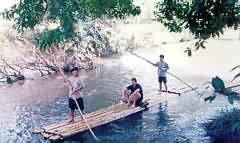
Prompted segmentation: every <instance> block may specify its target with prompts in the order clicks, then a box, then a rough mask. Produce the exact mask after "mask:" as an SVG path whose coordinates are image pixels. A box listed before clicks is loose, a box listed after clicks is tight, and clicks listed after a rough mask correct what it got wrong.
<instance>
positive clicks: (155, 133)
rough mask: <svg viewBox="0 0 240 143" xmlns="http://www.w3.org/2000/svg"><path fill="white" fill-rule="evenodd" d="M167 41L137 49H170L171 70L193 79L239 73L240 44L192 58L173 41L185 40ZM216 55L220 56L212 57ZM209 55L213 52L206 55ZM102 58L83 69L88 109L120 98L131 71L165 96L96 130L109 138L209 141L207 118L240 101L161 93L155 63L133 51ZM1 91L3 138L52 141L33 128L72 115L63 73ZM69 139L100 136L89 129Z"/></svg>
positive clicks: (152, 142)
mask: <svg viewBox="0 0 240 143" xmlns="http://www.w3.org/2000/svg"><path fill="white" fill-rule="evenodd" d="M226 42H231V43H233V42H232V41H222V43H225V44H219V45H227V44H226ZM212 43H215V44H217V43H216V40H210V41H209V43H208V44H209V45H211V44H212ZM180 44H181V43H180ZM167 45H168V46H167ZM167 45H165V46H164V47H162V48H151V49H149V48H140V49H138V50H136V52H137V53H139V54H140V55H142V56H144V57H147V58H149V59H150V60H152V61H156V60H157V59H158V58H157V56H158V55H159V54H160V53H164V54H165V55H166V60H167V61H168V62H169V65H170V69H171V72H173V73H175V74H177V75H178V76H180V77H181V78H182V79H184V80H185V81H186V82H188V83H190V84H192V85H201V84H202V83H204V82H206V81H208V80H209V79H210V78H211V75H212V73H216V74H218V75H219V76H220V77H224V80H226V81H230V80H231V78H232V76H233V73H230V72H229V68H231V67H232V66H233V65H234V64H236V61H237V60H238V57H237V54H236V55H235V53H236V51H238V50H239V49H238V48H235V49H232V51H231V58H229V57H226V51H229V52H230V50H229V48H228V46H226V47H221V51H222V52H218V55H216V53H215V52H213V51H214V50H216V49H214V48H213V49H211V48H209V49H207V50H209V51H204V52H201V51H200V52H199V53H197V54H196V56H193V57H192V58H189V57H187V56H185V55H184V53H183V51H182V49H178V48H173V47H172V46H174V45H175V46H174V47H176V45H179V44H167ZM171 47H172V48H171ZM225 50H226V51H225ZM211 51H212V52H211ZM233 51H235V52H233ZM221 53H222V54H221ZM213 56H215V58H213V59H212V58H211V59H210V57H213ZM207 57H209V58H208V59H206V58H207ZM219 62H220V63H219ZM99 63H100V64H99V66H98V68H97V69H95V70H93V71H89V72H81V74H80V75H81V78H82V79H83V80H84V82H85V83H86V85H87V88H86V89H85V91H84V100H85V101H86V111H85V112H91V111H95V110H97V109H100V108H103V107H107V106H110V105H114V104H117V103H118V102H119V98H120V93H121V90H122V89H123V87H124V86H125V85H127V84H129V83H130V78H131V77H136V78H137V79H138V81H139V83H140V84H142V86H143V90H144V95H145V98H149V97H151V96H162V102H161V103H160V104H159V105H157V106H155V107H153V108H151V109H149V110H148V111H145V112H143V113H139V114H136V115H133V116H131V117H128V118H125V119H121V120H119V121H116V122H113V123H111V124H108V125H106V126H103V127H100V128H97V129H95V130H94V131H95V133H96V135H97V136H98V137H99V138H100V139H101V142H104V143H112V142H115V143H123V142H132V143H135V142H136V143H159V142H160V143H161V142H162V143H175V142H193V143H199V142H206V143H207V142H210V141H209V139H208V137H205V132H204V130H203V128H202V126H201V123H204V122H206V121H207V120H208V119H210V118H213V117H214V116H215V115H217V114H218V113H219V112H220V111H221V110H222V109H224V108H231V107H233V106H239V104H238V102H235V103H234V105H230V104H228V103H227V99H226V98H225V97H223V96H219V97H217V99H216V100H215V101H214V102H213V103H206V102H204V99H203V97H199V96H198V95H196V94H195V93H194V92H188V93H185V94H183V95H182V96H180V97H179V96H177V95H171V94H168V95H167V96H166V95H164V94H162V95H159V93H158V91H157V90H158V88H157V87H158V83H157V75H156V69H155V67H152V66H151V65H149V64H148V63H145V62H144V61H142V60H141V59H138V58H137V57H135V56H133V55H130V54H128V53H124V54H123V55H121V56H114V57H111V58H105V59H102V60H101V61H100V62H99ZM212 66H214V67H212ZM183 86H184V85H183V84H182V83H181V82H179V81H177V80H175V79H174V78H171V77H169V87H170V89H173V88H179V87H183ZM200 91H201V90H200ZM211 93H212V92H211V91H210V90H209V91H206V92H205V94H204V96H208V95H210V94H211ZM0 97H1V100H0V104H1V105H2V106H0V113H1V114H0V119H1V122H0V127H1V128H0V143H16V142H19V143H28V142H29V143H30V142H31V143H41V142H44V143H45V142H48V141H45V140H44V139H43V138H42V137H41V136H39V135H34V134H32V132H31V131H32V129H33V128H35V127H40V126H44V125H49V124H51V123H55V122H59V121H62V120H65V119H67V118H68V100H67V89H66V88H65V87H64V85H63V82H62V79H61V77H60V76H56V75H55V76H50V77H44V78H39V79H36V80H28V81H26V82H25V84H23V85H21V84H18V83H16V84H14V85H11V86H10V85H9V86H2V87H1V89H0ZM63 142H64V143H73V142H76V143H77V142H82V143H91V142H94V141H93V140H92V137H91V135H90V134H89V133H88V132H86V133H84V134H82V135H77V136H76V137H73V138H69V139H66V140H64V141H63Z"/></svg>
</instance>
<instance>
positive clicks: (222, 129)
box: [203, 108, 240, 143]
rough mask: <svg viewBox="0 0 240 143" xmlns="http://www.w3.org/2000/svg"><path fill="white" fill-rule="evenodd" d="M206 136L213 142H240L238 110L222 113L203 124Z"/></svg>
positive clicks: (239, 113) (239, 115)
mask: <svg viewBox="0 0 240 143" xmlns="http://www.w3.org/2000/svg"><path fill="white" fill-rule="evenodd" d="M203 126H204V129H205V131H206V135H207V136H209V137H210V138H211V140H212V141H213V142H216V143H217V142H221V143H239V142H240V109H237V108H234V109H231V110H225V111H222V112H221V114H220V115H219V116H217V117H216V118H214V119H211V120H210V121H209V122H207V123H204V124H203Z"/></svg>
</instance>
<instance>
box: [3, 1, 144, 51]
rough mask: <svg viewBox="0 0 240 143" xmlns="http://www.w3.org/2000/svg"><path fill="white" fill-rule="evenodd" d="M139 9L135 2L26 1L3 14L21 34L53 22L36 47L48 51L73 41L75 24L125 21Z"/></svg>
mask: <svg viewBox="0 0 240 143" xmlns="http://www.w3.org/2000/svg"><path fill="white" fill-rule="evenodd" d="M139 13H140V8H139V7H137V6H135V5H133V0H24V1H22V0H21V1H20V3H18V4H15V5H14V6H12V7H11V8H10V9H9V10H6V11H4V12H3V13H2V14H3V16H4V18H6V19H8V20H14V22H15V25H14V27H15V28H16V29H17V30H18V31H19V32H24V31H26V30H28V29H30V30H34V29H35V28H36V27H37V26H39V25H41V24H43V23H48V24H49V23H54V24H56V25H57V27H56V28H53V29H45V30H44V31H41V32H40V33H39V34H38V35H37V36H36V37H35V41H36V44H37V45H38V46H39V47H40V48H41V49H45V48H47V47H51V46H52V45H55V44H58V43H64V42H67V41H71V40H73V39H74V37H76V36H77V35H78V33H77V32H76V24H78V23H79V22H87V21H91V20H95V19H100V18H103V17H110V18H121V19H122V18H125V17H126V16H129V15H137V14H139Z"/></svg>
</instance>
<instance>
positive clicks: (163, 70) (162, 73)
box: [155, 55, 169, 92]
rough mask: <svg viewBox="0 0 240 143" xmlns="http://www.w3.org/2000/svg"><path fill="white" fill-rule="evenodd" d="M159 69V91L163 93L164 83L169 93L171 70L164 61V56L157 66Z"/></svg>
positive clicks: (161, 56)
mask: <svg viewBox="0 0 240 143" xmlns="http://www.w3.org/2000/svg"><path fill="white" fill-rule="evenodd" d="M155 66H157V67H158V82H159V90H160V92H161V91H162V83H163V84H164V86H165V90H166V91H168V87H167V71H168V70H169V66H168V64H167V63H166V62H165V61H164V55H160V61H159V62H157V63H156V64H155Z"/></svg>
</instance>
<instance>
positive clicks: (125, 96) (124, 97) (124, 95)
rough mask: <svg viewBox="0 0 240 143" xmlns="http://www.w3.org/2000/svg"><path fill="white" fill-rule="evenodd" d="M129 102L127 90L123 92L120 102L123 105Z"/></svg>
mask: <svg viewBox="0 0 240 143" xmlns="http://www.w3.org/2000/svg"><path fill="white" fill-rule="evenodd" d="M128 100H129V91H128V90H124V91H123V94H122V101H123V102H124V103H128Z"/></svg>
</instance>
